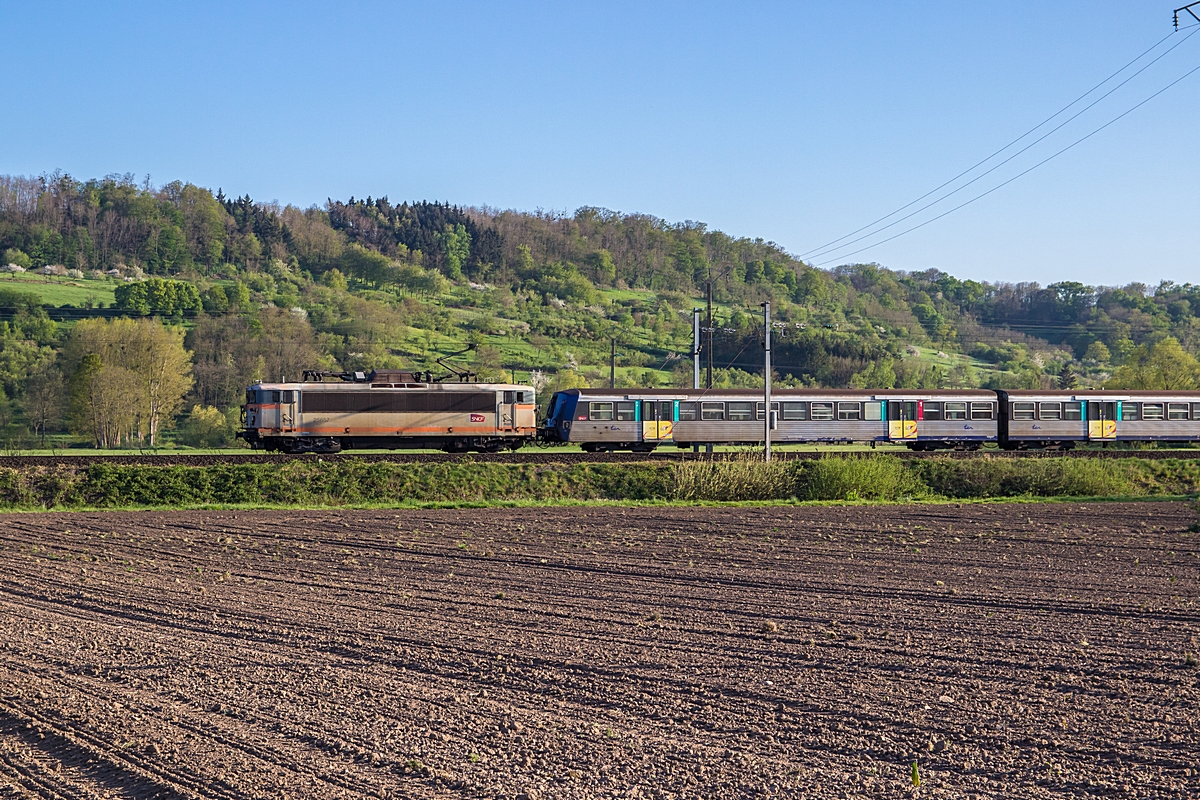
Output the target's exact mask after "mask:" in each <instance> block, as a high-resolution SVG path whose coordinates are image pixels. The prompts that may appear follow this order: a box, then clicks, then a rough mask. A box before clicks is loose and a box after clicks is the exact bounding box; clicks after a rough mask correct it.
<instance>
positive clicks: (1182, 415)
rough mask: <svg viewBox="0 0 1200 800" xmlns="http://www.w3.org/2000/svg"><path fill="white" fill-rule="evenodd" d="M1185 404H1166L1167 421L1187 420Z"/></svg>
mask: <svg viewBox="0 0 1200 800" xmlns="http://www.w3.org/2000/svg"><path fill="white" fill-rule="evenodd" d="M1187 418H1188V404H1187V403H1167V419H1187Z"/></svg>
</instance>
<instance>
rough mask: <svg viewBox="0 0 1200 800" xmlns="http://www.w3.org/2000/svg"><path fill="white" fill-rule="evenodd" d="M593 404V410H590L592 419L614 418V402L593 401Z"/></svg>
mask: <svg viewBox="0 0 1200 800" xmlns="http://www.w3.org/2000/svg"><path fill="white" fill-rule="evenodd" d="M591 406H592V410H591V411H590V412H589V414H588V416H589V417H591V418H592V419H595V420H602V421H607V420H611V419H612V418H613V417H612V415H613V404H612V403H592V404H591Z"/></svg>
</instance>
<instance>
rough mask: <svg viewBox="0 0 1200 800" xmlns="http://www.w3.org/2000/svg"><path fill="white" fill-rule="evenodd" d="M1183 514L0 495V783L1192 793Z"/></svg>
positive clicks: (102, 793)
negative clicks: (296, 504)
mask: <svg viewBox="0 0 1200 800" xmlns="http://www.w3.org/2000/svg"><path fill="white" fill-rule="evenodd" d="M1195 520H1196V513H1195V510H1194V509H1193V508H1191V507H1189V506H1188V505H1185V504H1182V503H1145V504H1134V503H1131V504H1117V503H1108V504H1086V505H1078V504H1074V505H1073V504H1047V505H1016V504H997V505H966V506H962V507H956V506H916V507H847V508H786V507H779V508H687V509H684V508H626V509H622V508H558V509H536V510H530V509H489V510H466V511H464V510H444V511H437V510H433V511H314V512H279V511H262V512H163V513H157V512H156V513H149V512H143V513H108V514H83V513H81V514H31V515H6V516H0V637H2V638H0V797H45V798H59V797H64V798H108V797H136V798H150V797H164V798H166V797H222V798H241V797H290V798H301V797H314V798H342V797H345V798H350V797H412V798H425V797H439V798H459V797H461V798H475V797H492V798H510V799H512V798H522V797H524V798H591V797H643V798H667V797H674V798H684V797H692V798H699V797H721V798H724V797H809V798H818V797H820V798H829V797H833V798H837V797H897V796H906V795H909V794H915V795H919V796H921V797H945V798H959V797H971V796H976V797H996V798H1013V797H1186V796H1197V794H1200V777H1198V773H1197V769H1198V768H1200V764H1198V763H1197V758H1196V754H1197V753H1198V752H1200V731H1198V728H1197V725H1198V722H1200V719H1198V715H1200V706H1198V701H1200V688H1198V687H1200V669H1198V668H1197V666H1196V663H1195V655H1194V654H1200V645H1198V643H1197V636H1198V635H1200V610H1198V609H1197V607H1196V605H1195V601H1196V594H1197V587H1198V580H1200V558H1198V557H1197V551H1200V541H1197V539H1198V538H1200V535H1196V534H1191V533H1189V532H1188V528H1189V526H1191V525H1192V524H1193V523H1194V522H1195ZM914 760H915V761H917V762H918V765H919V770H920V778H921V786H920V789H919V790H917V789H915V788H914V786H913V778H912V764H913V762H914Z"/></svg>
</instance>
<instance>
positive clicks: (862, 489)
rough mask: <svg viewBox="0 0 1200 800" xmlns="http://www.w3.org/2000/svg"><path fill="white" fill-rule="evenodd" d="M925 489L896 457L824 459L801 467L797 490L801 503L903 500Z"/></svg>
mask: <svg viewBox="0 0 1200 800" xmlns="http://www.w3.org/2000/svg"><path fill="white" fill-rule="evenodd" d="M928 493H929V489H928V487H926V486H925V484H924V483H922V482H921V480H920V478H918V477H917V476H916V475H914V474H913V472H912V471H911V470H909V469H908V466H907V465H906V464H905V462H904V461H902V460H901V459H899V458H897V457H896V456H867V457H854V456H850V457H845V456H840V457H839V456H826V457H825V458H821V459H818V460H816V461H809V462H807V463H806V464H805V465H804V469H803V471H802V472H801V473H800V476H799V481H798V483H797V486H796V497H798V498H799V499H801V500H904V499H908V498H916V497H923V496H925V495H927V494H928Z"/></svg>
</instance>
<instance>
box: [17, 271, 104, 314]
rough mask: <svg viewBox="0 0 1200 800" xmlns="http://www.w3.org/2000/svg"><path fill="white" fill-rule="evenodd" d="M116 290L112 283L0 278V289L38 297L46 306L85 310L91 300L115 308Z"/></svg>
mask: <svg viewBox="0 0 1200 800" xmlns="http://www.w3.org/2000/svg"><path fill="white" fill-rule="evenodd" d="M116 287H117V284H116V283H115V282H113V281H109V280H102V281H98V280H92V279H90V278H82V279H78V278H51V277H46V276H43V275H30V274H28V273H25V274H21V275H6V276H4V277H3V278H0V288H6V289H15V290H17V291H21V292H30V293H33V294H36V295H38V297H40V298H41V299H42V303H43V304H46V305H52V306H64V305H72V306H75V307H77V308H82V307H83V306H84V305H85V304H86V303H87V302H88V301H89V299H90V301H91V303H92V304H93V305H99V304H100V303H104V304H105V305H112V303H113V290H114V289H115V288H116Z"/></svg>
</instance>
